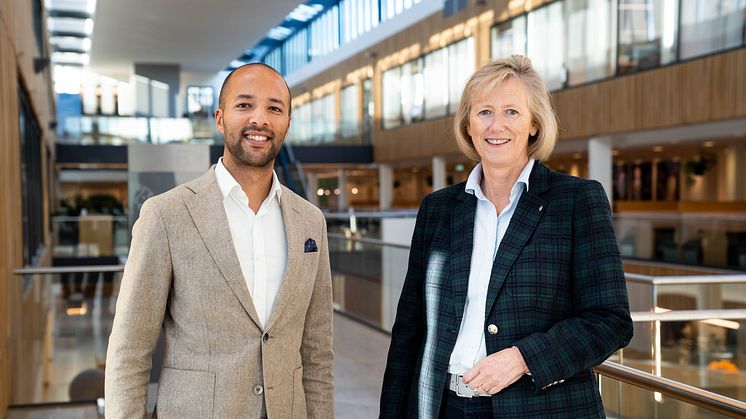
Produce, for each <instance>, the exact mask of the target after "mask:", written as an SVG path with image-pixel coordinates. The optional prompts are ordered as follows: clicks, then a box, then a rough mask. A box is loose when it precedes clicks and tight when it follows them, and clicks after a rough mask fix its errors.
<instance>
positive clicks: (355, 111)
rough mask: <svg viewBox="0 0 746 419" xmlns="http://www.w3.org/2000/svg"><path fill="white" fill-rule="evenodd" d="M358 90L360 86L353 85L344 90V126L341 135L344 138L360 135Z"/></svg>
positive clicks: (342, 97)
mask: <svg viewBox="0 0 746 419" xmlns="http://www.w3.org/2000/svg"><path fill="white" fill-rule="evenodd" d="M358 90H359V89H358V85H356V84H351V85H349V86H347V87H345V88H343V89H342V96H341V101H342V103H341V105H342V106H341V108H342V124H341V127H340V133H341V134H342V137H343V138H350V137H355V136H357V135H358V134H360V113H361V112H360V100H359V97H360V96H359V94H358Z"/></svg>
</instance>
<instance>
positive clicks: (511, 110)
mask: <svg viewBox="0 0 746 419" xmlns="http://www.w3.org/2000/svg"><path fill="white" fill-rule="evenodd" d="M505 114H507V115H511V116H515V115H518V111H517V110H515V109H506V110H505Z"/></svg>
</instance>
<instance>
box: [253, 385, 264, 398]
mask: <svg viewBox="0 0 746 419" xmlns="http://www.w3.org/2000/svg"><path fill="white" fill-rule="evenodd" d="M252 390H253V391H254V394H256V395H257V396H259V395H261V394H262V393H264V387H262V386H260V385H259V384H257V385H255V386H254V388H253V389H252Z"/></svg>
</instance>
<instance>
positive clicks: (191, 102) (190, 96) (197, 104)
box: [186, 86, 215, 118]
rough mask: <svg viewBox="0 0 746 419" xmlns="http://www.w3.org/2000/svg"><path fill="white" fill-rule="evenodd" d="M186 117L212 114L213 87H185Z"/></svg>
mask: <svg viewBox="0 0 746 419" xmlns="http://www.w3.org/2000/svg"><path fill="white" fill-rule="evenodd" d="M186 92H187V117H189V118H193V117H202V118H206V117H208V116H210V115H212V105H213V101H214V100H215V99H214V93H213V89H212V87H210V86H188V87H187V91H186Z"/></svg>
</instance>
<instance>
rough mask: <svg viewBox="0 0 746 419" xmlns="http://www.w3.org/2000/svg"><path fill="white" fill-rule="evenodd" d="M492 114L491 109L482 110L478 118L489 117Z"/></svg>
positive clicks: (478, 113)
mask: <svg viewBox="0 0 746 419" xmlns="http://www.w3.org/2000/svg"><path fill="white" fill-rule="evenodd" d="M490 114H492V111H490V110H489V109H482V110H481V111H479V112H477V115H478V116H489V115H490Z"/></svg>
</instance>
